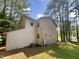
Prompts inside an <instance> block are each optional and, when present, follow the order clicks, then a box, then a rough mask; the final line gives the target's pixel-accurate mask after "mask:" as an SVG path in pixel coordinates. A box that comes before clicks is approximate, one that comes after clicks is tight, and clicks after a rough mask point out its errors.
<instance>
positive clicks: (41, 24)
mask: <svg viewBox="0 0 79 59" xmlns="http://www.w3.org/2000/svg"><path fill="white" fill-rule="evenodd" d="M52 20H53V19H52V18H51V17H42V18H39V19H38V20H36V21H35V20H33V19H32V18H30V17H28V16H26V15H22V16H21V25H20V27H21V29H20V30H16V31H12V32H8V33H7V39H6V50H7V51H10V50H14V49H19V48H24V47H27V46H29V45H30V44H32V43H34V44H38V45H45V44H47V45H50V44H55V43H56V39H57V32H56V25H55V24H54V22H53V21H52Z"/></svg>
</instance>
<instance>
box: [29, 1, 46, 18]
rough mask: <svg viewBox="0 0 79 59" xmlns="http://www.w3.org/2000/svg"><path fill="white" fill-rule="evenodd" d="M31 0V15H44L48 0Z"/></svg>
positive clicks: (34, 16) (37, 16)
mask: <svg viewBox="0 0 79 59" xmlns="http://www.w3.org/2000/svg"><path fill="white" fill-rule="evenodd" d="M29 2H30V4H31V9H32V10H31V12H30V16H31V17H32V18H34V19H37V18H39V17H42V16H43V13H44V12H45V9H46V6H47V0H29Z"/></svg>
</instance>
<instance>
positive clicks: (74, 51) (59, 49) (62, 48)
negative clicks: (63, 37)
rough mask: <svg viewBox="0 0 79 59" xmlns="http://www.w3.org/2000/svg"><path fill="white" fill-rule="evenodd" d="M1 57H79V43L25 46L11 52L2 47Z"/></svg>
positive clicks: (76, 58)
mask: <svg viewBox="0 0 79 59" xmlns="http://www.w3.org/2000/svg"><path fill="white" fill-rule="evenodd" d="M0 59H79V45H76V44H72V43H59V44H58V45H56V46H44V47H35V48H23V49H18V50H14V51H9V52H6V51H4V50H1V49H0Z"/></svg>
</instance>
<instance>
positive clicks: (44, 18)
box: [38, 16, 57, 27]
mask: <svg viewBox="0 0 79 59" xmlns="http://www.w3.org/2000/svg"><path fill="white" fill-rule="evenodd" d="M45 18H46V19H47V18H49V19H51V20H52V22H53V23H54V25H55V26H56V27H57V24H56V22H55V20H54V19H53V18H52V17H49V16H44V17H40V18H39V19H45ZM39 19H38V20H39Z"/></svg>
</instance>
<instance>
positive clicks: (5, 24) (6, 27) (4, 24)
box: [0, 19, 14, 32]
mask: <svg viewBox="0 0 79 59" xmlns="http://www.w3.org/2000/svg"><path fill="white" fill-rule="evenodd" d="M0 27H1V28H2V31H4V32H7V31H10V30H12V29H13V28H14V23H13V22H12V21H10V20H4V19H2V20H0Z"/></svg>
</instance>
